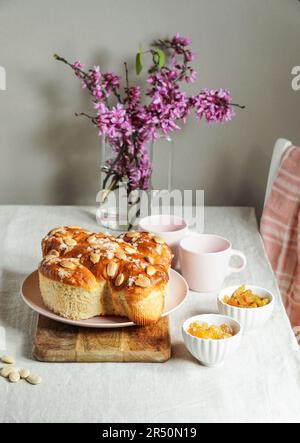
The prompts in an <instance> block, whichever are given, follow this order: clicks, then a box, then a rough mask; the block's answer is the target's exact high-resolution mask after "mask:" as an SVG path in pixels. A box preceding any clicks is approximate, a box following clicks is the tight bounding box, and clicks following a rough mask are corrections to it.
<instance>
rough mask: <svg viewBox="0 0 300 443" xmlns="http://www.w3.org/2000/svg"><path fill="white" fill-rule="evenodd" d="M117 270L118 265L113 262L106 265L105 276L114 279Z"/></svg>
mask: <svg viewBox="0 0 300 443" xmlns="http://www.w3.org/2000/svg"><path fill="white" fill-rule="evenodd" d="M118 269H119V266H118V263H116V262H113V261H112V262H110V263H108V265H107V267H106V272H107V275H108V276H109V277H111V278H114V277H115V276H116V274H117V272H118Z"/></svg>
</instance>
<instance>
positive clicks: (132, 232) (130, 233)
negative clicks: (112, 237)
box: [126, 231, 140, 238]
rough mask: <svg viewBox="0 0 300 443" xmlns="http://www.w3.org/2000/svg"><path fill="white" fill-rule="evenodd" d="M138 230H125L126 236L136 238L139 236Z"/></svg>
mask: <svg viewBox="0 0 300 443" xmlns="http://www.w3.org/2000/svg"><path fill="white" fill-rule="evenodd" d="M139 235H140V234H139V232H137V231H131V232H127V234H126V237H128V238H137V237H139Z"/></svg>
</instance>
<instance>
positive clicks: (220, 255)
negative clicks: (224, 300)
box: [179, 233, 247, 292]
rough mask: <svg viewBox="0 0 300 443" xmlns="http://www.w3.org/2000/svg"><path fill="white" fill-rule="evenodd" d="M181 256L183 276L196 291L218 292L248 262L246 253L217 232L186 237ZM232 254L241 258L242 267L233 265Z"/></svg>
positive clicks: (181, 245) (181, 244)
mask: <svg viewBox="0 0 300 443" xmlns="http://www.w3.org/2000/svg"><path fill="white" fill-rule="evenodd" d="M179 256H180V269H181V272H182V275H183V277H184V278H185V279H186V281H187V283H188V285H189V287H190V289H192V290H194V291H196V292H216V291H219V290H220V289H221V287H222V285H223V282H224V280H225V277H227V276H228V275H230V274H231V273H232V272H241V271H243V270H244V269H245V267H246V265H247V259H246V257H245V255H244V254H243V253H242V252H240V251H237V250H236V249H232V246H231V243H230V241H228V240H226V239H225V238H223V237H220V236H218V235H207V234H196V233H193V234H191V235H189V236H187V237H185V238H184V239H183V240H182V241H181V243H180V251H179ZM232 256H238V257H240V258H241V260H242V264H241V265H240V266H239V267H232V266H230V259H231V257H232Z"/></svg>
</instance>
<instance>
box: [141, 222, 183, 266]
mask: <svg viewBox="0 0 300 443" xmlns="http://www.w3.org/2000/svg"><path fill="white" fill-rule="evenodd" d="M139 229H140V230H141V231H147V232H153V233H154V234H157V235H159V236H160V237H162V238H163V239H164V240H165V242H166V243H167V245H168V246H169V247H170V248H171V250H172V252H173V254H174V258H173V261H172V268H177V266H178V264H179V244H180V242H181V240H182V239H183V238H184V237H185V236H186V235H187V234H188V232H189V229H188V225H187V223H186V222H185V221H184V220H183V219H182V218H180V217H177V216H176V215H164V214H163V215H150V216H149V217H145V218H142V219H141V220H140V222H139Z"/></svg>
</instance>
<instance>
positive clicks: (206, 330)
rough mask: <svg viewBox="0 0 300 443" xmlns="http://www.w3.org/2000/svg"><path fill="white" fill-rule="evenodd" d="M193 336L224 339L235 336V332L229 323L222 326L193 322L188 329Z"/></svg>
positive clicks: (206, 338)
mask: <svg viewBox="0 0 300 443" xmlns="http://www.w3.org/2000/svg"><path fill="white" fill-rule="evenodd" d="M187 332H188V333H189V334H191V335H192V336H193V337H197V338H203V339H205V340H224V339H226V338H230V337H233V336H234V332H233V330H232V329H231V327H230V326H229V325H227V324H226V323H223V324H222V325H220V326H216V325H210V326H209V325H208V324H207V323H205V322H193V323H191V324H190V325H189V328H188V330H187Z"/></svg>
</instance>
